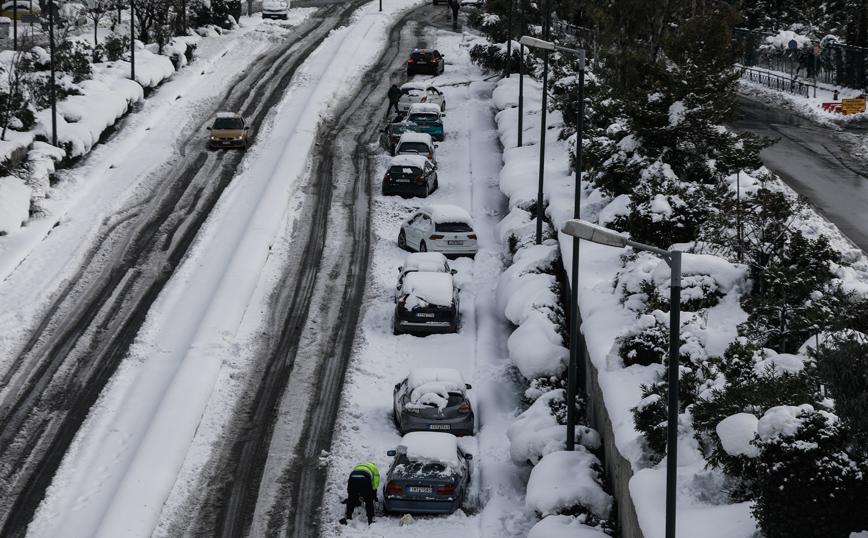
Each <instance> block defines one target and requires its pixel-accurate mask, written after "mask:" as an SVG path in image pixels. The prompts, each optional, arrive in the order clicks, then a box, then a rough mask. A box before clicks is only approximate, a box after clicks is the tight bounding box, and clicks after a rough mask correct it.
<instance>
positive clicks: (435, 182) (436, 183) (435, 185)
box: [434, 177, 440, 191]
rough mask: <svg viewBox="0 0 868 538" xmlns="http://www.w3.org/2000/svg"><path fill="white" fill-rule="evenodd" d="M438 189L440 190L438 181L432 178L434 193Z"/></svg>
mask: <svg viewBox="0 0 868 538" xmlns="http://www.w3.org/2000/svg"><path fill="white" fill-rule="evenodd" d="M439 188H440V180H439V179H438V178H436V177H435V178H434V190H435V191H436V190H437V189H439Z"/></svg>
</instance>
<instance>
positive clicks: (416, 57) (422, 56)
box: [410, 52, 434, 62]
mask: <svg viewBox="0 0 868 538" xmlns="http://www.w3.org/2000/svg"><path fill="white" fill-rule="evenodd" d="M410 58H413V61H414V62H418V61H423V62H427V61H430V60H433V59H434V55H433V54H428V53H426V52H414V53H413V54H412V56H410Z"/></svg>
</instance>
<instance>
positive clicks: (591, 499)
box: [493, 77, 612, 538]
mask: <svg viewBox="0 0 868 538" xmlns="http://www.w3.org/2000/svg"><path fill="white" fill-rule="evenodd" d="M517 83H518V80H517V78H512V79H505V80H501V81H500V82H499V83H498V88H497V89H496V90H495V91H494V95H493V100H494V103H495V107H496V108H497V109H498V110H500V112H498V113H497V115H496V120H497V124H498V131H499V134H500V139H501V143H502V144H503V146H504V153H503V160H504V167H503V169H502V170H501V173H500V188H501V191H502V192H503V193H504V194H505V195H506V196H507V197H508V198H509V206H510V209H511V210H510V213H509V215H507V216H506V217H505V218H504V219H503V221H501V223H500V224H499V225H498V227H497V230H496V232H497V236H498V238H499V240H500V241H501V243H502V244H504V246H509V247H510V249H511V250H512V251H513V252H514V253H515V254H514V256H513V260H512V261H513V264H512V265H511V266H510V267H509V268H508V269H507V270H506V271H504V273H503V275H502V276H501V278H500V281H499V283H498V287H497V306H498V309H499V310H500V311H501V312H503V315H504V317H506V319H508V320H509V321H510V322H512V323H513V324H514V325H517V329H516V330H515V331H514V332H513V334H512V335H511V336H510V338H509V341H508V348H509V356H510V359H512V361H513V363H514V364H515V365H516V367H518V369H519V371H520V372H521V374H522V375H523V376H524V377H525V378H527V379H528V380H530V381H531V382H532V385H531V388H530V389H528V391H527V393H526V397H528V398H530V399H534V398H535V401H534V403H533V404H532V405H531V407H530V408H529V409H528V410H527V411H525V412H524V413H523V414H522V415H521V416H519V417H518V418H517V419H516V421H515V422H514V423H513V424H512V425H511V426H510V427H509V429H508V430H507V436H508V437H509V440H510V455H511V457H512V458H513V460H514V461H516V462H519V463H521V462H530V463H531V464H533V465H534V468H533V470H532V471H531V475H530V479H529V481H528V484H527V493H526V506H527V508H528V509H529V510H532V511H533V512H534V513H536V514H538V515H539V516H540V517H543V518H544V519H542V520H541V521H540V522H539V523H537V524H536V525H535V526H534V527H533V528H532V529H531V531H530V534H529V536H531V537H534V536H540V537H542V536H545V537H558V536H577V535H578V536H586V537H588V538H590V537H592V536H594V537H596V536H606V535H605V534H604V533H602V532H601V531H599V530H597V529H595V528H593V527H592V526H591V525H596V524H597V522H599V521H601V520H606V519H607V518H608V517H609V515H610V510H611V506H612V498H611V497H610V496H609V495H608V494H607V493H605V492H604V491H603V488H602V486H601V483H602V481H601V478H600V462H599V460H598V459H597V457H596V456H594V455H593V454H592V453H591V452H590V451H589V450H588V449H591V450H598V449H599V448H600V447H601V444H600V437H599V434H598V433H597V432H596V431H594V430H592V429H591V428H587V427H582V426H579V427H577V428H576V442H577V443H578V444H577V446H576V450H575V451H571V452H567V451H566V450H565V448H566V437H567V431H566V426H565V425H561V424H559V422H558V419H557V418H556V417H555V415H554V411H553V407H554V406H553V404H560V405H561V406H564V405H565V402H564V401H565V394H564V392H565V391H564V390H563V389H555V390H551V388H546V383H548V382H550V381H551V380H554V379H556V378H559V377H562V376H563V374H564V373H565V372H566V369H567V366H568V364H569V350H568V349H567V348H566V347H565V345H564V344H565V343H564V338H565V336H564V335H563V328H562V326H561V323H562V320H563V313H562V312H561V307H560V304H559V297H558V287H559V285H558V282H557V279H556V278H555V276H554V272H555V268H556V265H557V264H560V263H561V255H562V254H561V253H562V251H563V248H562V247H561V246H560V245H559V244H558V242H557V241H556V240H554V239H552V238H551V237H552V235H553V232H552V230H551V228H550V227H549V226H548V225H547V224H546V225H545V226H543V228H544V231H543V235H542V239H544V240H543V241H542V244H539V245H537V244H535V242H536V227H537V223H536V220H535V219H534V218H533V217H532V216H531V213H530V211H529V210H528V208H529V207H531V206H532V205H533V203H534V202H535V201H536V195H537V193H536V181H528V178H529V177H536V176H535V170H537V169H538V168H537V167H538V162H539V158H538V157H534V155H539V153H538V152H539V137H538V136H537V137H536V138H535V137H534V134H533V133H534V131H535V132H537V133H538V132H539V124H534V122H526V123H525V124H524V125H525V132H524V133H523V135H522V139H523V143H524V144H531V145H527V146H523V147H516V144H517V141H518V136H517V114H516V112H517V110H516V109H515V108H512V107H513V106H514V105H515V103H516V100H515V96H516V95H517ZM540 90H541V85H540V84H539V83H538V82H536V81H534V80H532V79H530V77H526V80H525V88H524V95H525V99H526V101H525V107H526V108H525V110H538V109H539V107H540V103H541V97H540V96H541V91H540ZM548 122H549V125H552V124H558V123H560V122H561V115H560V113H559V112H557V111H555V112H553V113H552V114H551V115H550V116H549V120H548ZM556 133H557V130H548V131H547V140H546V149H547V151H548V150H549V148H550V147H551V146H552V145H554V144H557V146H559V148H560V150H556V151H554V152H553V156H554V159H553V158H552V156H549V157H548V161H547V162H546V170H545V182H546V183H547V184H548V185H549V186H551V185H552V184H553V183H554V184H555V185H557V186H558V187H557V188H558V189H559V190H560V191H561V192H559V195H564V196H566V195H569V197H568V198H567V200H568V201H571V200H572V187H571V185H570V183H571V180H570V175H571V173H570V170H569V168H568V163H569V159H567V158H566V149H565V145H564V144H563V143H562V142H556V141H555V138H554V137H552V138H549V136H548V135H550V134H554V135H555V136H556ZM550 209H551V207H550ZM535 381H542V383H541V384H534V382H535ZM546 390H547V392H546ZM577 513H578V514H581V515H580V516H578V517H575V516H574V515H573V514H577ZM568 514H569V515H568Z"/></svg>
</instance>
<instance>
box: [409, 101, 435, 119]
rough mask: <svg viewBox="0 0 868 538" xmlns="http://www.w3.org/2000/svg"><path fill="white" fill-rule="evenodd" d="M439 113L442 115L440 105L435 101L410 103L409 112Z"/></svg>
mask: <svg viewBox="0 0 868 538" xmlns="http://www.w3.org/2000/svg"><path fill="white" fill-rule="evenodd" d="M416 113H420V114H437V115H438V116H439V115H440V106H438V105H435V104H434V103H413V104H412V105H410V111H409V112H408V114H416Z"/></svg>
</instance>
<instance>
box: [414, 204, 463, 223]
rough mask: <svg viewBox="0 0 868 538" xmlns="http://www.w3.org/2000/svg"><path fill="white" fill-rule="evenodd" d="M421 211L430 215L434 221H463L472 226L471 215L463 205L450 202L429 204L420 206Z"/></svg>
mask: <svg viewBox="0 0 868 538" xmlns="http://www.w3.org/2000/svg"><path fill="white" fill-rule="evenodd" d="M422 211H425V212H426V213H428V214H430V215H431V218H432V219H433V220H434V222H436V223H438V224H442V223H444V222H463V223H465V224H467V225H468V226H473V217H471V216H470V213H468V212H467V210H466V209H464V208H463V207H459V206H457V205H450V204H431V205H427V206H425V207H423V208H422Z"/></svg>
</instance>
